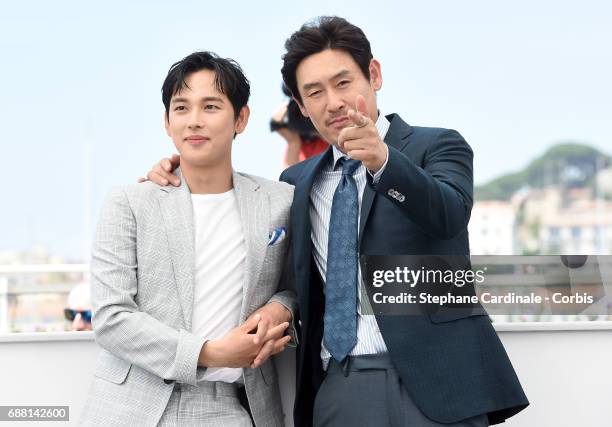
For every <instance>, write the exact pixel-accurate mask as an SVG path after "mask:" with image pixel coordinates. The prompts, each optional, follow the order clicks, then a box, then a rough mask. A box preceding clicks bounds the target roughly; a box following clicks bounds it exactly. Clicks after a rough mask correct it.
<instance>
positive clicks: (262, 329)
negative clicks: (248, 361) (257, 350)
mask: <svg viewBox="0 0 612 427" xmlns="http://www.w3.org/2000/svg"><path fill="white" fill-rule="evenodd" d="M269 327H270V323H269V322H268V320H267V319H261V321H260V322H259V324H258V325H257V332H256V333H255V337H254V338H253V342H254V343H255V344H259V343H260V342H262V341H263V339H264V337H265V336H266V334H267V333H268V328H269Z"/></svg>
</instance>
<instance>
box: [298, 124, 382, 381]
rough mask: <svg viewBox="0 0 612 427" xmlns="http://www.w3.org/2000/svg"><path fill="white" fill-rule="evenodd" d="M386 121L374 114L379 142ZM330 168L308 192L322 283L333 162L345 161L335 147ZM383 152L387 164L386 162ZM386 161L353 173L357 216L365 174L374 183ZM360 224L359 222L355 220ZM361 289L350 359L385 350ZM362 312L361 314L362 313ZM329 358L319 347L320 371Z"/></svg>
mask: <svg viewBox="0 0 612 427" xmlns="http://www.w3.org/2000/svg"><path fill="white" fill-rule="evenodd" d="M389 126H390V123H389V120H387V118H386V117H385V116H384V115H383V114H380V113H379V114H378V119H377V120H376V129H377V130H378V134H379V135H380V138H381V139H382V140H384V139H385V135H386V134H387V131H388V130H389ZM333 155H334V157H333V164H327V165H325V166H323V168H322V170H321V172H320V173H319V175H318V176H317V177H316V178H315V181H314V183H313V186H312V190H311V191H310V222H311V224H312V231H311V239H312V245H313V255H314V259H315V263H316V265H317V268H318V269H319V273H320V274H321V277H322V278H323V283H325V277H326V271H327V247H328V246H327V244H328V238H329V220H330V217H331V209H332V201H333V198H334V192H335V191H336V187H337V186H338V183H339V182H340V179H341V178H342V168H340V167H338V168H336V165H337V162H338V160H339V159H340V157H348V156H347V155H346V154H344V153H342V152H341V151H340V150H338V149H337V148H336V147H335V146H334V147H333ZM388 156H389V154H388V151H387V160H388ZM386 166H387V161H385V163H384V164H383V166H382V168H381V169H380V170H379V171H378V172H376V173H375V174H373V175H372V174H371V173H370V172H369V171H367V170H366V168H365V166H364V165H363V164H361V165H360V166H359V168H358V169H357V170H356V171H355V173H354V175H353V177H354V178H355V182H356V184H357V192H358V195H359V196H358V197H359V212H361V202H362V199H363V191H364V189H365V186H366V184H367V182H366V181H367V179H366V173H370V174H371V175H372V178H373V182H374V183H377V182H378V181H379V180H380V176H381V175H382V173H383V171H384V169H385V167H386ZM359 221H361V218H359ZM357 275H358V283H360V284H361V283H362V276H361V266H358V272H357ZM362 289H363V285H362V286H359V287H358V301H359V302H358V304H357V344H355V347H353V349H352V350H351V351H350V353H349V355H350V356H357V355H364V354H378V353H386V352H387V346H386V345H385V342H384V340H383V337H382V334H381V333H380V330H379V329H378V324H377V323H376V317H375V316H374V315H373V314H365V313H372V312H371V309H368V307H369V303H368V302H367V296H365V300H366V301H364V302H363V303H362ZM364 312H365V313H364ZM330 358H331V354H330V353H329V351H328V350H327V348H325V344H324V343H322V344H321V360H322V361H323V369H327V365H328V364H329V359H330Z"/></svg>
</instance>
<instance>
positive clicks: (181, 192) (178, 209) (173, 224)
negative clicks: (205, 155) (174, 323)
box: [159, 169, 195, 331]
mask: <svg viewBox="0 0 612 427" xmlns="http://www.w3.org/2000/svg"><path fill="white" fill-rule="evenodd" d="M176 175H178V176H179V177H180V178H181V186H180V187H172V186H167V187H161V191H163V192H164V193H166V195H165V196H164V197H160V199H159V205H160V208H161V212H162V217H163V219H164V227H165V228H166V235H167V237H168V246H169V249H170V257H171V259H172V267H173V269H174V278H175V281H176V286H177V291H178V294H179V299H180V304H181V308H182V310H183V318H184V321H185V329H186V330H188V331H190V330H191V316H192V312H193V287H194V283H195V249H194V246H195V230H194V224H193V205H192V203H191V193H190V191H189V187H188V186H187V183H186V182H185V179H184V178H183V177H182V176H181V173H180V169H177V172H176Z"/></svg>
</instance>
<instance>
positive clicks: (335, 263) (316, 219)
mask: <svg viewBox="0 0 612 427" xmlns="http://www.w3.org/2000/svg"><path fill="white" fill-rule="evenodd" d="M285 48H286V50H287V52H286V54H285V55H284V57H283V61H284V63H283V68H282V75H283V79H284V82H285V84H286V85H287V87H288V88H289V89H290V90H291V93H292V94H293V97H294V99H295V100H296V101H297V103H298V105H299V106H300V109H301V110H302V113H303V114H304V115H305V116H307V117H310V119H311V120H312V122H313V124H314V126H315V127H316V129H317V130H318V132H319V133H320V134H321V135H322V137H323V138H324V139H325V140H326V141H328V142H329V143H330V147H329V149H328V150H327V151H325V152H324V153H322V154H320V155H318V156H316V157H312V158H310V159H308V160H306V161H304V162H301V163H298V164H296V165H294V166H292V167H290V168H289V169H287V170H285V171H284V172H283V174H282V175H281V180H283V181H285V182H288V183H290V184H293V185H295V193H294V202H293V205H292V209H291V228H290V234H292V245H293V246H292V251H293V254H292V261H293V267H292V268H291V270H292V273H293V276H294V279H293V281H292V283H291V286H292V287H293V288H294V289H295V292H296V293H297V297H298V303H299V312H300V313H299V316H300V317H299V320H300V347H299V349H298V354H297V391H296V393H297V394H296V403H295V412H294V415H295V424H296V426H309V425H313V424H314V425H315V426H345V425H357V424H360V425H367V426H370V425H374V426H378V425H380V426H386V425H392V426H396V425H401V426H417V427H426V426H440V425H446V426H448V425H450V426H455V427H457V426H486V425H490V424H497V423H500V422H503V421H504V420H505V419H507V418H508V417H511V416H512V415H514V414H516V413H517V412H519V411H521V410H522V409H524V408H525V407H526V406H527V405H528V401H527V398H526V396H525V394H524V393H523V390H522V388H521V385H520V383H519V381H518V379H517V377H516V374H515V372H514V369H513V368H512V365H511V363H510V361H509V359H508V356H507V354H506V352H505V350H504V348H503V346H502V344H501V342H500V340H499V338H498V337H497V335H496V333H495V331H494V329H493V327H492V325H491V321H490V319H489V317H488V316H487V315H486V314H471V313H464V312H454V313H453V314H451V315H445V316H443V315H435V314H431V315H422V316H415V315H410V316H398V315H394V316H380V315H376V316H375V315H373V312H372V309H371V307H370V304H369V303H368V299H367V297H366V294H365V290H364V286H363V280H362V277H361V268H360V266H359V263H358V257H359V256H361V255H410V254H415V255H461V256H467V255H469V242H468V232H467V225H468V221H469V218H470V213H471V209H472V204H473V178H472V157H473V154H472V150H471V149H470V147H469V145H468V144H467V143H466V141H465V140H464V139H463V137H462V136H461V135H460V134H459V133H458V132H456V131H454V130H448V129H440V128H424V127H417V126H410V125H408V124H407V123H406V122H404V121H403V120H402V119H401V117H400V116H399V115H397V114H389V115H384V114H383V113H382V112H381V109H380V107H379V106H378V105H377V100H376V92H377V91H378V90H380V89H381V87H382V72H381V66H380V63H379V62H378V61H377V60H376V59H374V58H373V56H372V53H371V49H370V44H369V42H368V40H367V38H366V36H365V35H364V33H363V32H362V31H361V29H359V28H358V27H356V26H354V25H352V24H350V23H349V22H347V21H346V20H344V19H342V18H338V17H321V18H318V19H317V20H315V21H313V22H312V23H308V24H305V25H304V26H303V27H302V28H301V29H300V30H298V31H297V32H295V33H294V34H293V35H291V37H290V38H289V39H288V40H287V41H286V43H285ZM166 163H167V162H166ZM175 163H176V162H175ZM162 164H163V162H162V163H160V165H158V167H157V168H156V169H154V171H152V172H153V173H150V174H149V177H150V178H151V179H154V180H156V181H158V180H161V179H163V177H164V176H165V177H166V178H168V175H164V174H165V171H163V167H162V166H161V165H162ZM166 166H169V165H168V164H166ZM340 205H342V206H340ZM328 265H329V269H328ZM347 302H348V303H347Z"/></svg>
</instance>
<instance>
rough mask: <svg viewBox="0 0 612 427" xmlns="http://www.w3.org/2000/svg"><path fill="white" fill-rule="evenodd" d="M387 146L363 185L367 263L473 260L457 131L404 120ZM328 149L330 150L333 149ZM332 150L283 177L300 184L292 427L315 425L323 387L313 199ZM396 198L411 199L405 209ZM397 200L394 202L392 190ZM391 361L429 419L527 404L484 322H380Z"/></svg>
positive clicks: (394, 119)
mask: <svg viewBox="0 0 612 427" xmlns="http://www.w3.org/2000/svg"><path fill="white" fill-rule="evenodd" d="M387 118H388V119H389V121H390V122H391V126H390V128H389V131H388V133H387V135H386V137H385V142H386V143H387V145H388V147H389V159H388V163H387V166H386V168H385V171H384V172H383V174H382V176H381V179H380V181H379V182H378V183H377V184H376V185H373V184H372V182H371V181H370V182H368V185H366V188H365V191H364V194H363V202H362V206H361V213H360V216H361V218H360V229H359V248H360V254H361V255H412V254H414V255H469V242H468V232H467V224H468V221H469V218H470V212H471V209H472V203H473V179H472V157H473V154H472V150H471V148H470V147H469V145H468V144H467V142H466V141H465V140H464V139H463V137H462V136H461V135H460V134H459V133H458V132H456V131H454V130H448V129H438V128H425V127H413V126H409V125H408V124H407V123H405V122H404V121H403V120H402V119H401V118H400V117H399V116H398V115H396V114H392V115H390V116H387ZM330 148H331V147H330ZM331 159H332V153H331V149H329V150H327V151H326V152H324V153H322V154H320V155H318V156H316V157H312V158H310V159H308V160H306V161H303V162H301V163H298V164H296V165H294V166H292V167H290V168H289V169H287V170H285V171H284V172H283V174H282V175H281V180H282V181H285V182H288V183H290V184H293V185H295V193H294V201H293V206H292V208H291V234H292V260H291V261H292V263H293V267H292V269H293V272H292V273H293V274H292V275H293V286H292V287H294V288H295V292H296V294H297V297H298V303H299V319H300V323H301V327H300V338H301V339H300V346H299V349H298V354H297V393H296V403H295V411H294V416H295V425H296V426H309V425H311V424H312V411H313V405H314V398H315V396H316V393H317V390H318V388H319V386H320V384H321V382H322V380H323V376H324V373H323V370H322V366H321V360H320V350H321V339H322V336H323V312H324V295H323V285H322V281H321V277H320V274H319V271H318V269H317V268H316V266H315V264H314V260H313V257H312V243H311V236H310V232H311V224H310V214H309V205H310V202H309V198H310V191H311V188H312V184H313V181H314V179H315V177H316V176H317V174H318V173H319V171H320V170H321V168H322V166H323V165H324V164H325V163H326V162H331V161H332V160H331ZM390 190H395V191H396V192H399V193H401V194H403V195H404V196H405V199H404V201H403V202H401V201H400V200H399V199H401V198H398V197H395V198H394V197H392V196H391V195H390V194H389V193H390ZM391 194H396V195H397V193H393V192H391ZM376 320H377V322H378V325H379V327H380V331H381V333H382V336H383V338H384V341H385V344H386V345H387V348H388V350H389V355H390V357H391V359H392V361H393V363H394V365H395V368H396V369H397V372H398V374H399V376H400V378H401V379H402V383H403V384H404V386H405V387H406V389H407V391H408V392H409V394H410V396H411V397H412V399H413V400H414V401H415V403H416V404H417V405H418V407H419V409H420V410H421V411H422V412H423V413H424V414H425V415H426V416H427V417H429V418H430V419H432V420H434V421H437V422H441V423H450V422H456V421H459V420H462V419H466V418H469V417H472V416H476V415H479V414H484V413H487V414H488V416H489V422H490V423H491V424H495V423H499V422H503V421H504V420H505V419H506V418H508V417H510V416H512V415H514V414H516V413H517V412H519V411H520V410H522V409H523V408H525V407H526V406H527V405H528V404H529V402H528V401H527V398H526V396H525V394H524V393H523V390H522V388H521V385H520V383H519V381H518V378H517V377H516V374H515V372H514V369H513V367H512V365H511V363H510V361H509V359H508V356H507V354H506V352H505V350H504V348H503V346H502V344H501V342H500V340H499V338H498V337H497V334H496V333H495V330H494V329H493V327H492V325H491V321H490V319H489V317H488V316H487V315H482V314H480V315H470V314H464V315H458V316H457V315H455V316H436V315H424V316H414V315H412V316H377V318H376Z"/></svg>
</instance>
